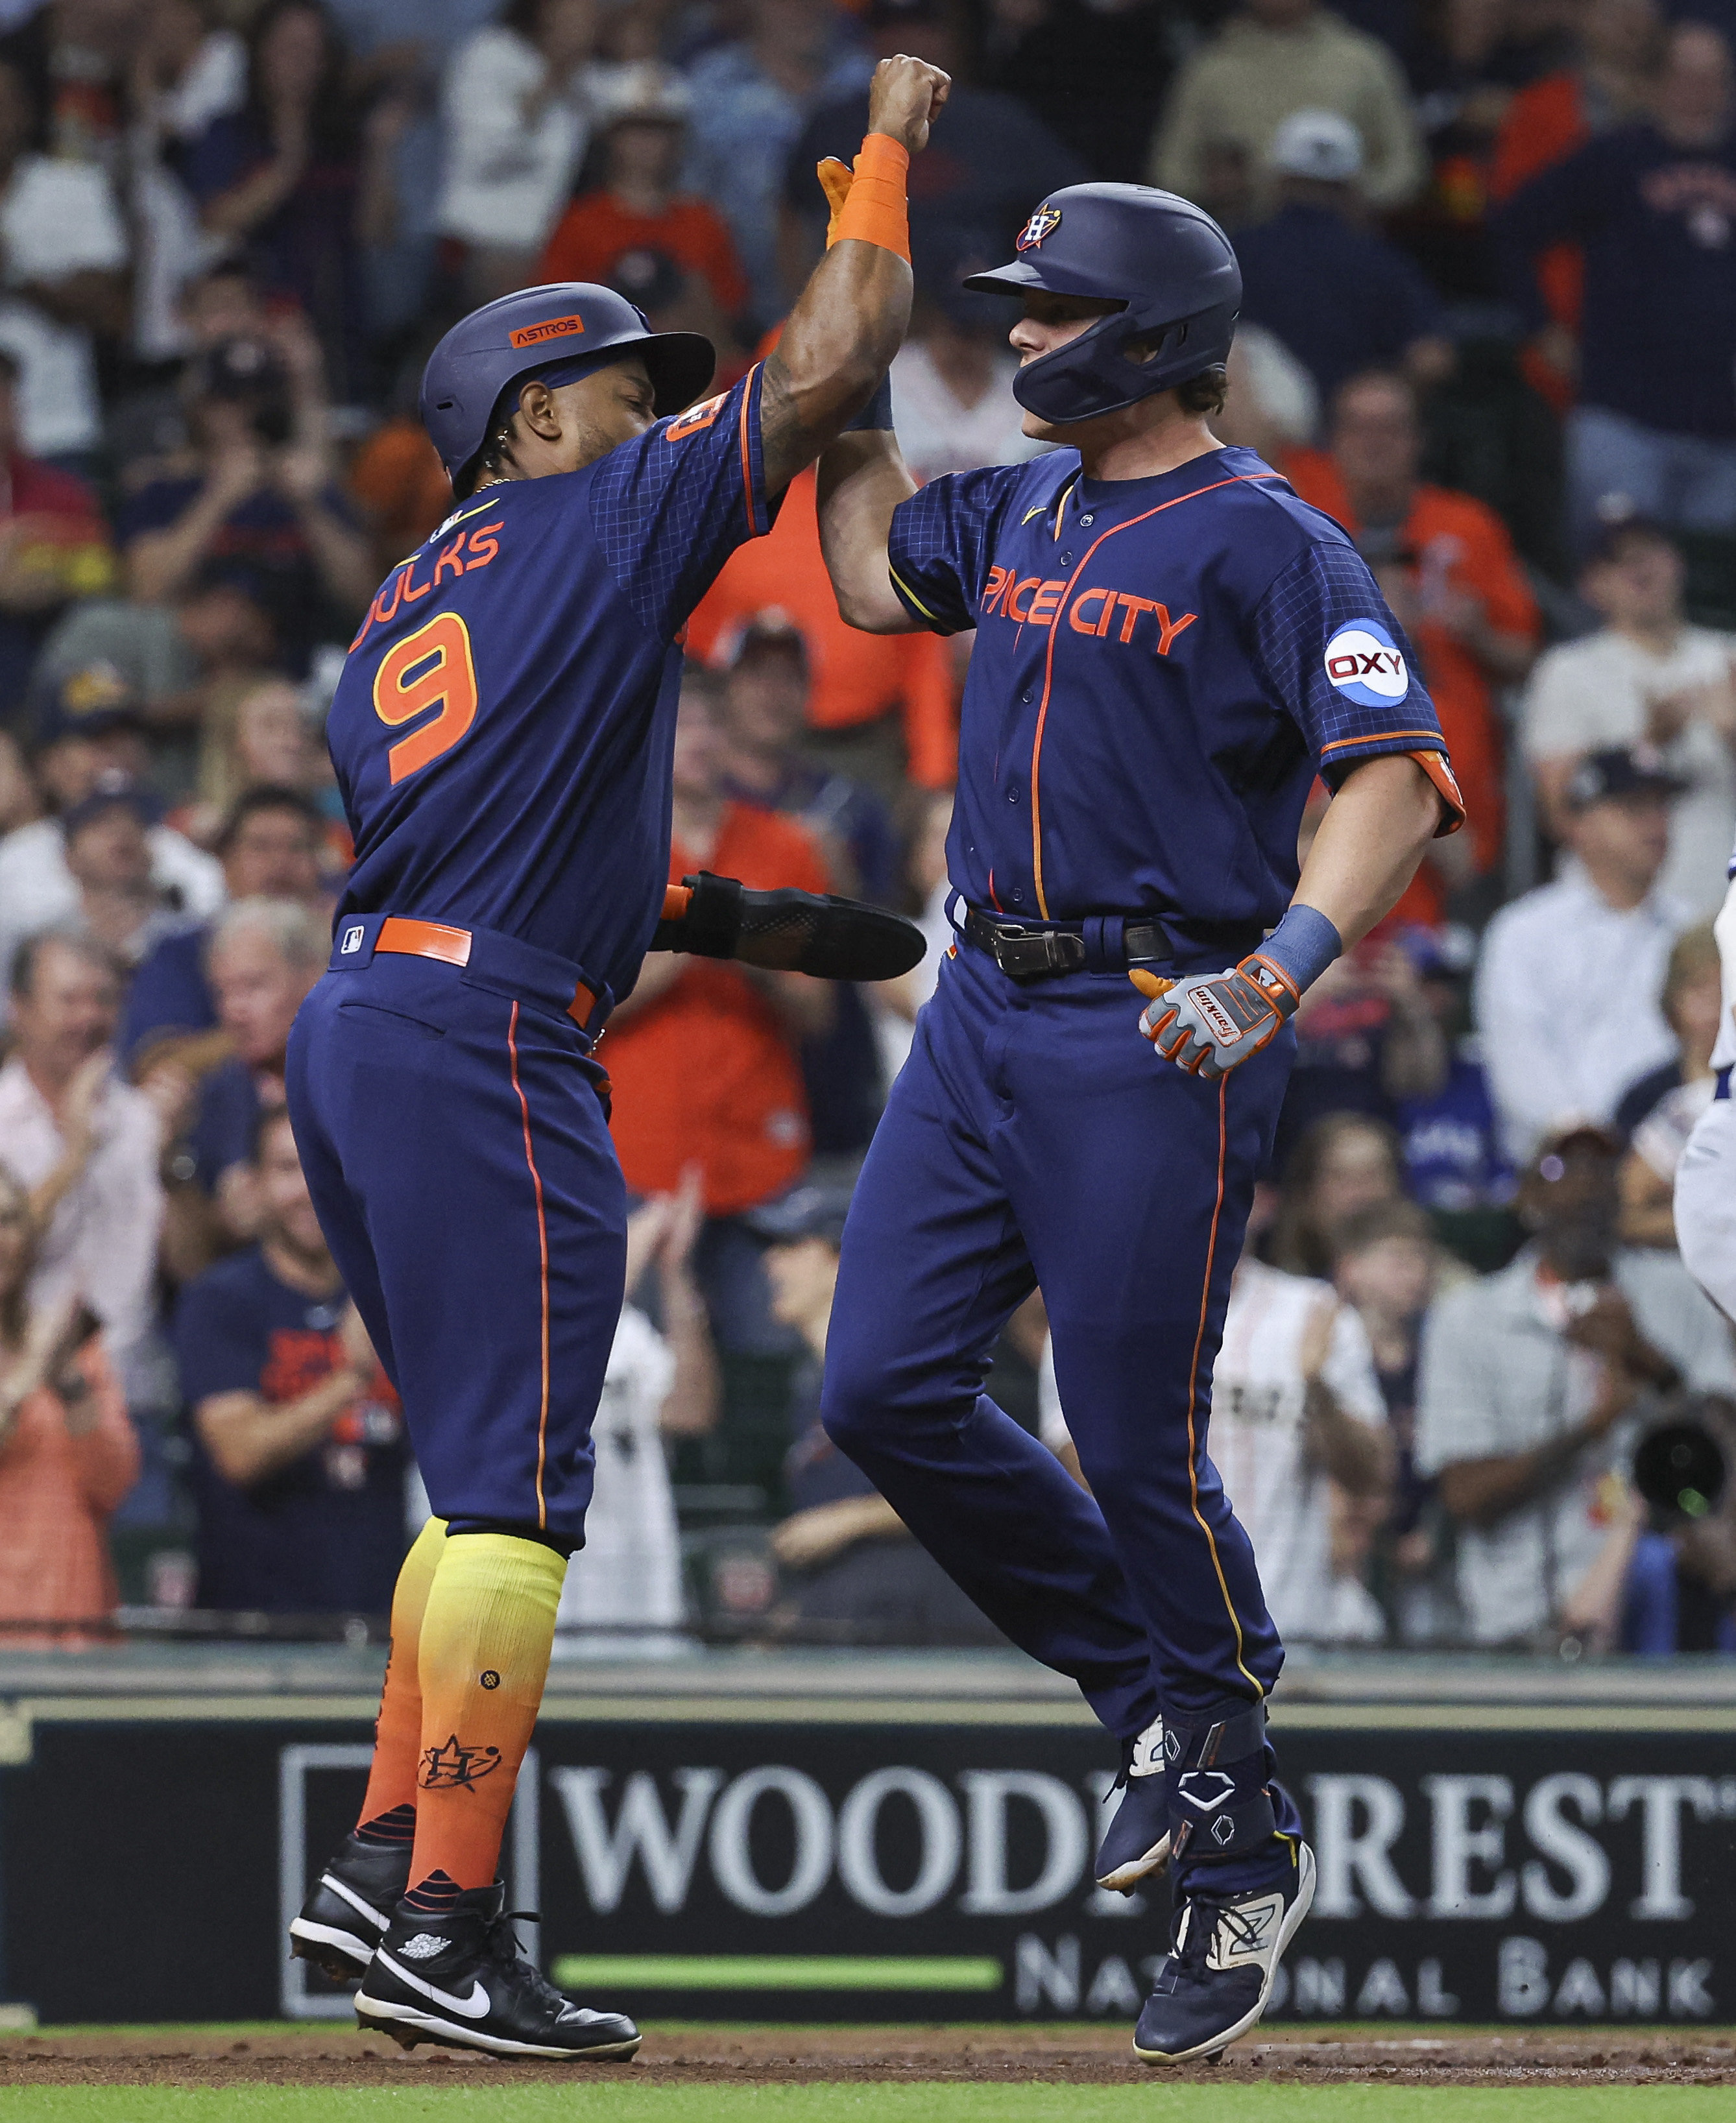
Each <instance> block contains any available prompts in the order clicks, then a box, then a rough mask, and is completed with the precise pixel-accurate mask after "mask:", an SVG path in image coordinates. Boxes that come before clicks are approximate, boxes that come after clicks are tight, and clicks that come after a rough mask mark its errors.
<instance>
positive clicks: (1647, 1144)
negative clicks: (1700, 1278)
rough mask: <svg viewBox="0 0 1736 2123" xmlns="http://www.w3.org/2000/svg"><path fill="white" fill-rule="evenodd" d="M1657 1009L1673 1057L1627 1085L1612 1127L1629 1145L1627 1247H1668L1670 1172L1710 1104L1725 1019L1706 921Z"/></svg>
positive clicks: (1687, 944)
mask: <svg viewBox="0 0 1736 2123" xmlns="http://www.w3.org/2000/svg"><path fill="white" fill-rule="evenodd" d="M1659 1009H1660V1010H1662V1011H1663V1019H1664V1022H1665V1023H1666V1024H1668V1026H1669V1028H1670V1029H1671V1031H1672V1032H1673V1033H1675V1035H1676V1038H1677V1042H1678V1047H1677V1052H1676V1054H1675V1056H1674V1057H1673V1059H1672V1060H1670V1061H1668V1062H1664V1063H1663V1065H1662V1066H1659V1068H1656V1069H1654V1070H1651V1071H1649V1072H1648V1073H1647V1074H1646V1075H1645V1076H1642V1077H1640V1079H1639V1080H1638V1081H1637V1082H1636V1083H1635V1084H1632V1085H1630V1086H1629V1087H1628V1089H1627V1090H1626V1092H1625V1093H1624V1094H1623V1095H1622V1098H1621V1103H1620V1104H1618V1105H1617V1107H1616V1114H1615V1119H1616V1129H1617V1131H1618V1132H1620V1133H1621V1136H1623V1138H1624V1139H1625V1140H1626V1143H1627V1155H1626V1156H1625V1157H1624V1158H1623V1159H1622V1160H1621V1237H1622V1240H1623V1242H1624V1243H1625V1244H1628V1245H1630V1246H1666V1247H1669V1248H1671V1249H1673V1248H1674V1246H1675V1244H1676V1216H1675V1207H1674V1199H1675V1192H1676V1168H1677V1165H1679V1164H1680V1163H1681V1162H1682V1151H1684V1150H1686V1149H1687V1139H1688V1137H1689V1136H1690V1135H1691V1134H1692V1133H1693V1130H1694V1123H1695V1122H1696V1121H1697V1120H1698V1119H1699V1118H1700V1116H1701V1114H1702V1113H1704V1112H1705V1111H1706V1108H1707V1107H1708V1106H1709V1105H1710V1104H1711V1103H1712V1092H1713V1085H1714V1077H1713V1073H1712V1048H1713V1047H1714V1045H1715V1043H1716V1041H1717V1038H1718V1028H1719V1024H1720V1019H1721V1016H1722V1013H1723V996H1722V981H1721V977H1720V968H1719V963H1718V940H1717V938H1716V937H1715V935H1713V933H1712V925H1711V923H1710V921H1706V922H1702V923H1701V926H1699V927H1698V928H1696V929H1688V930H1684V931H1683V932H1682V935H1679V936H1678V937H1677V939H1676V943H1675V948H1674V949H1673V950H1672V951H1671V953H1670V956H1669V963H1668V965H1667V966H1666V967H1665V968H1664V973H1663V995H1662V996H1660V997H1659Z"/></svg>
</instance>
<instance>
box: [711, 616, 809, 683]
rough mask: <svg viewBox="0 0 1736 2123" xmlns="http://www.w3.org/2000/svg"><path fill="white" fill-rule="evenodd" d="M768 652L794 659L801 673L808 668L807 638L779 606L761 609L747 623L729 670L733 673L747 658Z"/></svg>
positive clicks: (737, 643)
mask: <svg viewBox="0 0 1736 2123" xmlns="http://www.w3.org/2000/svg"><path fill="white" fill-rule="evenodd" d="M767 649H769V650H771V651H772V653H773V654H779V655H784V656H793V657H794V658H795V660H796V662H797V663H799V664H800V666H801V668H802V669H803V670H804V671H805V670H806V669H807V668H808V639H807V636H806V635H805V634H804V633H803V632H802V630H801V629H800V627H799V626H797V625H796V623H795V621H794V620H793V619H791V616H790V615H789V613H788V612H786V611H785V610H784V608H783V607H782V606H781V605H777V604H768V605H762V606H761V607H760V609H759V610H758V612H755V613H754V614H753V616H752V617H751V618H750V619H749V620H748V623H747V625H746V626H744V628H743V629H742V630H741V634H740V635H739V638H738V640H737V641H736V644H735V653H734V654H733V655H732V656H731V657H730V668H731V669H732V670H733V669H734V668H735V666H736V665H737V664H738V663H745V662H746V661H747V659H748V657H750V656H756V655H759V654H762V653H763V652H764V651H766V650H767Z"/></svg>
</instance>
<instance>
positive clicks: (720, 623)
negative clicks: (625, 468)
mask: <svg viewBox="0 0 1736 2123" xmlns="http://www.w3.org/2000/svg"><path fill="white" fill-rule="evenodd" d="M814 492H815V481H814V473H813V472H812V471H804V472H798V473H797V474H796V476H795V478H794V479H793V480H791V482H790V485H789V487H788V490H786V493H785V495H784V505H783V507H782V508H781V509H780V511H779V512H778V518H777V523H775V524H774V525H773V526H772V531H771V534H770V536H769V537H764V538H755V539H753V540H751V541H749V542H748V544H747V545H745V546H739V547H738V548H737V549H736V551H734V553H732V554H731V555H730V558H729V559H728V560H726V561H725V564H724V567H723V571H722V573H721V574H720V575H719V576H718V578H717V580H716V582H715V583H713V584H712V585H711V588H710V589H709V590H707V591H706V594H705V596H704V597H703V598H701V600H700V603H699V607H698V609H697V611H696V612H694V614H693V616H692V619H691V620H689V621H688V622H687V654H689V656H692V657H697V658H702V659H703V660H704V661H705V662H706V663H710V664H714V665H715V664H727V663H730V661H731V660H732V658H733V657H734V652H735V647H736V644H737V643H738V642H739V640H740V639H741V637H742V635H743V634H744V632H745V630H747V628H748V626H750V625H751V624H752V623H753V620H754V619H755V618H757V617H758V615H759V614H760V613H762V612H772V611H777V612H783V613H785V614H786V616H788V618H789V619H790V620H791V622H792V623H793V624H794V625H795V626H797V627H799V628H800V630H801V635H802V639H803V640H804V642H805V644H806V646H807V651H808V664H809V672H810V674H811V676H812V679H813V687H812V691H810V693H809V699H808V719H809V752H810V753H811V754H812V755H813V757H815V758H816V759H819V758H820V757H823V758H825V759H826V760H827V761H828V762H830V763H832V764H833V766H836V768H837V769H838V771H840V772H842V773H845V774H847V775H849V776H852V777H853V778H854V779H856V780H860V781H865V782H866V783H868V784H869V785H870V787H872V788H874V789H875V790H878V792H879V793H880V794H881V795H882V796H884V797H887V798H891V797H893V796H894V795H895V794H897V792H898V790H899V788H900V787H901V786H902V785H903V782H904V780H905V779H906V777H907V776H908V779H909V780H912V781H914V782H917V783H919V784H920V785H922V787H923V788H926V789H950V788H951V786H952V785H953V783H954V781H955V780H956V779H957V776H958V768H959V726H958V711H957V705H956V701H955V696H954V691H953V683H952V672H951V666H950V662H949V658H948V654H947V647H946V644H945V642H944V641H943V640H941V638H940V636H939V635H932V634H859V633H858V632H857V631H856V629H855V628H854V627H852V626H845V624H844V622H843V621H842V620H841V619H840V618H839V617H838V600H837V598H835V597H834V596H833V593H832V581H831V578H830V577H829V576H828V574H827V573H826V564H825V562H824V561H823V560H822V559H821V557H820V546H819V520H818V518H817V517H816V515H815V513H814Z"/></svg>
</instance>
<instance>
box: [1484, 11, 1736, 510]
mask: <svg viewBox="0 0 1736 2123" xmlns="http://www.w3.org/2000/svg"><path fill="white" fill-rule="evenodd" d="M1498 227H1499V231H1500V232H1501V234H1502V236H1503V237H1504V241H1505V242H1506V244H1507V246H1508V251H1509V254H1510V259H1511V264H1512V269H1513V274H1514V275H1515V279H1516V283H1517V284H1518V286H1519V288H1521V290H1522V292H1523V295H1524V297H1525V299H1526V301H1527V306H1528V313H1529V315H1530V317H1531V320H1532V322H1533V323H1534V324H1536V325H1537V326H1540V327H1541V326H1544V325H1545V324H1546V323H1547V322H1548V321H1549V311H1548V307H1547V305H1546V300H1545V298H1544V295H1543V293H1542V291H1541V287H1540V285H1539V283H1538V280H1537V269H1538V260H1539V258H1540V256H1541V255H1546V254H1547V253H1548V252H1550V251H1551V248H1552V247H1553V246H1556V245H1559V244H1560V243H1563V242H1566V241H1577V242H1579V243H1581V244H1583V245H1584V255H1585V293H1584V320H1583V325H1582V329H1581V331H1580V335H1579V349H1578V359H1579V405H1577V406H1576V407H1575V408H1574V410H1573V411H1572V412H1571V413H1570V414H1569V416H1568V483H1569V512H1570V514H1571V518H1572V522H1573V528H1574V532H1575V533H1576V535H1577V537H1578V538H1579V541H1580V542H1581V543H1582V544H1584V543H1587V542H1588V541H1589V540H1590V538H1591V537H1592V536H1593V533H1594V532H1595V529H1596V527H1597V524H1598V520H1599V518H1600V515H1601V514H1603V513H1606V512H1607V511H1610V510H1612V509H1619V510H1620V511H1621V513H1626V514H1632V513H1635V512H1637V513H1640V514H1642V515H1645V516H1649V517H1653V518H1657V519H1658V520H1659V522H1660V523H1666V524H1668V525H1670V526H1671V527H1674V528H1678V529H1698V530H1708V531H1720V532H1728V531H1729V527H1730V526H1731V524H1732V523H1736V392H1733V391H1732V389H1731V385H1730V376H1731V371H1732V368H1733V367H1736V269H1733V266H1732V258H1733V253H1732V248H1731V245H1732V230H1733V227H1736V138H1733V134H1732V126H1731V68H1730V52H1729V45H1727V44H1726V43H1725V41H1724V38H1723V37H1722V36H1721V35H1720V34H1719V33H1718V31H1717V30H1714V29H1710V28H1708V27H1707V26H1706V25H1705V24H1703V23H1700V22H1682V23H1678V24H1677V26H1676V27H1675V28H1674V29H1673V30H1672V31H1671V32H1670V34H1669V37H1668V44H1667V46H1666V54H1665V59H1664V63H1663V68H1662V71H1661V72H1660V73H1659V76H1658V78H1657V82H1656V86H1655V91H1654V100H1653V106H1652V115H1651V118H1650V120H1649V123H1647V124H1639V125H1627V126H1622V127H1621V128H1619V129H1616V130H1615V131H1612V132H1609V133H1605V134H1602V135H1601V136H1600V137H1598V138H1596V139H1593V140H1591V141H1589V142H1588V143H1587V144H1586V145H1585V146H1584V147H1583V148H1580V149H1579V151H1578V152H1577V153H1575V154H1573V155H1570V156H1569V157H1568V158H1567V159H1566V161H1565V162H1558V163H1557V164H1555V166H1554V167H1553V168H1552V169H1550V170H1547V171H1545V172H1544V173H1543V174H1542V175H1541V176H1539V177H1537V178H1535V179H1533V180H1532V182H1531V183H1530V184H1528V185H1526V186H1524V188H1523V190H1520V191H1519V192H1518V194H1516V196H1515V197H1514V198H1513V199H1512V200H1511V201H1509V203H1508V205H1507V206H1506V207H1505V208H1504V209H1503V210H1502V213H1501V215H1500V217H1499V223H1498ZM1555 334H1556V336H1557V338H1558V339H1559V337H1560V326H1556V327H1555ZM1569 358H1570V357H1569V356H1568V355H1567V354H1565V351H1564V353H1563V354H1562V356H1561V359H1563V360H1564V361H1565V360H1566V359H1569Z"/></svg>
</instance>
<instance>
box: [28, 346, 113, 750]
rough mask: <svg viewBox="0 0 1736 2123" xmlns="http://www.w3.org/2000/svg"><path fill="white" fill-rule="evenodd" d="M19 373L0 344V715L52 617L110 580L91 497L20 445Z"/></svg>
mask: <svg viewBox="0 0 1736 2123" xmlns="http://www.w3.org/2000/svg"><path fill="white" fill-rule="evenodd" d="M3 331H4V323H3V319H0V333H3ZM18 373H19V370H18V362H17V359H16V356H15V355H14V354H12V353H11V352H10V351H9V350H8V349H7V347H6V346H5V345H4V344H0V719H9V718H10V717H12V715H14V714H15V713H16V710H17V708H18V706H19V704H20V702H21V701H22V699H23V696H24V689H25V683H26V680H27V678H28V677H29V676H30V665H31V663H32V662H33V661H34V659H35V655H36V652H37V650H38V649H40V647H41V645H42V643H43V640H44V638H45V636H46V635H47V633H48V631H49V628H50V627H51V626H53V625H54V621H55V619H56V617H57V616H59V614H60V613H61V612H63V611H64V610H65V609H66V607H67V606H68V604H69V603H71V602H73V600H74V599H76V598H87V597H93V596H96V595H99V594H100V593H101V592H102V591H104V590H106V589H107V588H110V585H111V584H112V583H113V582H114V579H115V555H114V551H113V549H112V547H111V546H110V543H109V532H108V526H107V525H106V523H104V521H103V518H102V511H101V508H99V506H98V505H97V501H96V495H95V494H94V493H92V492H91V489H90V488H89V487H87V485H85V483H84V481H83V480H82V479H75V478H74V477H73V475H72V474H71V473H70V472H65V471H56V470H55V469H54V466H51V465H45V464H39V463H37V462H35V459H34V458H31V457H27V456H26V454H25V453H24V452H23V450H22V449H21V448H20V446H19V419H18Z"/></svg>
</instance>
